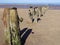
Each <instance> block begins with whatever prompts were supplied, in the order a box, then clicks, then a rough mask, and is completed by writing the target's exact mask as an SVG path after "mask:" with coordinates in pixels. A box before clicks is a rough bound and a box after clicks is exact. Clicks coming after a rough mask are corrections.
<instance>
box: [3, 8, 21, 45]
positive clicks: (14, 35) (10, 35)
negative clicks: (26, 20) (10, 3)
mask: <svg viewBox="0 0 60 45" xmlns="http://www.w3.org/2000/svg"><path fill="white" fill-rule="evenodd" d="M6 10H7V12H8V13H6V14H4V15H3V20H4V24H5V25H6V24H7V25H6V30H5V32H4V33H5V37H6V38H5V39H6V43H7V45H21V39H20V32H19V31H20V28H19V17H18V13H17V8H9V9H5V11H6ZM5 11H4V12H5Z"/></svg>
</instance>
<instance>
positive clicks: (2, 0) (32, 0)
mask: <svg viewBox="0 0 60 45" xmlns="http://www.w3.org/2000/svg"><path fill="white" fill-rule="evenodd" d="M7 3H8V4H59V5H60V0H0V4H7Z"/></svg>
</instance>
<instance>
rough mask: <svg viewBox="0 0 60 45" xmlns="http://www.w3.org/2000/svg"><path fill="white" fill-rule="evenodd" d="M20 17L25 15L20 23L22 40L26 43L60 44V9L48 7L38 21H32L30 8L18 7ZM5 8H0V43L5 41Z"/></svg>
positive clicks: (1, 44) (29, 44)
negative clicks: (29, 13)
mask: <svg viewBox="0 0 60 45" xmlns="http://www.w3.org/2000/svg"><path fill="white" fill-rule="evenodd" d="M17 11H18V15H19V17H23V19H24V20H23V22H22V23H20V29H21V32H22V31H24V32H23V33H22V34H21V37H22V42H23V41H24V43H23V44H24V45H60V10H57V9H56V10H55V9H53V10H51V9H48V10H47V11H46V13H45V15H44V16H42V17H41V20H40V21H39V22H38V23H35V22H34V23H32V22H31V19H30V18H29V15H28V9H23V8H21V9H20V8H18V9H17ZM2 15H3V8H0V45H6V44H5V42H4V25H3V22H2V20H1V18H2Z"/></svg>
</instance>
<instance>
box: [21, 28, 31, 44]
mask: <svg viewBox="0 0 60 45" xmlns="http://www.w3.org/2000/svg"><path fill="white" fill-rule="evenodd" d="M31 32H32V29H28V28H24V29H22V30H20V36H21V45H24V44H25V41H26V39H27V38H28V36H29V35H30V33H31Z"/></svg>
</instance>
